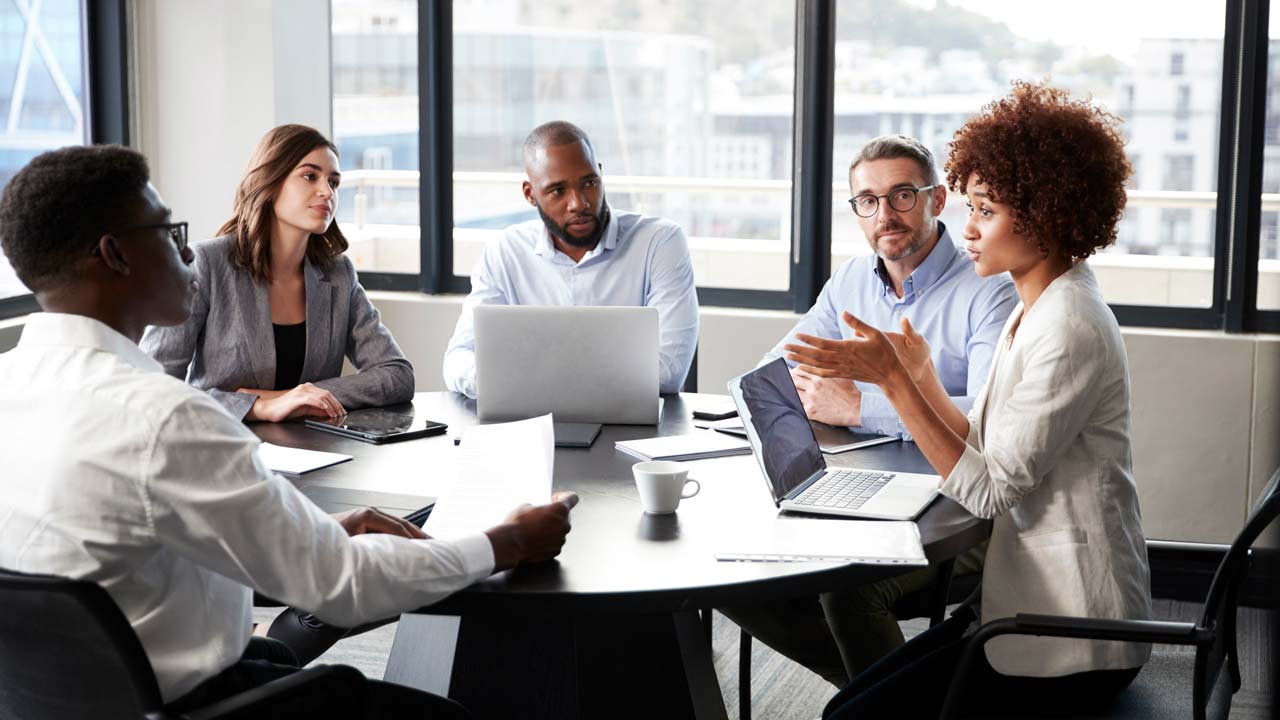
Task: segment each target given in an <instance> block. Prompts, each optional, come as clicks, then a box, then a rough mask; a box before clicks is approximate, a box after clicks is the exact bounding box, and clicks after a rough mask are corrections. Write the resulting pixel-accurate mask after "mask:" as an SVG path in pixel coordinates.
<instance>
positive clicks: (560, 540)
mask: <svg viewBox="0 0 1280 720" xmlns="http://www.w3.org/2000/svg"><path fill="white" fill-rule="evenodd" d="M577 504H578V496H577V494H576V493H571V492H558V493H556V494H555V495H552V496H551V502H549V503H547V504H545V505H536V506H535V505H521V506H520V507H518V508H516V509H515V510H513V511H512V512H511V514H510V515H508V516H507V519H506V520H504V521H503V523H502V524H501V525H498V526H497V527H494V528H490V529H489V530H486V531H485V535H488V536H489V542H490V543H492V544H493V569H494V571H495V572H497V571H501V570H507V569H510V568H513V567H515V566H516V565H520V564H522V563H535V562H542V561H544V560H550V559H551V558H553V557H555V556H557V555H559V554H560V548H562V547H564V540H565V536H566V535H568V534H569V511H570V510H571V509H573V506H574V505H577Z"/></svg>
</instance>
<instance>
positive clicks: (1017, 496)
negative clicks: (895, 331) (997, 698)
mask: <svg viewBox="0 0 1280 720" xmlns="http://www.w3.org/2000/svg"><path fill="white" fill-rule="evenodd" d="M1015 327H1016V328H1017V333H1016V335H1014V336H1013V337H1012V338H1011V337H1010V330H1011V329H1012V328H1015ZM967 444H968V447H966V448H965V452H964V455H963V456H962V457H961V459H960V462H959V463H958V464H957V465H956V467H955V469H954V470H952V472H951V474H950V475H949V476H948V477H947V479H946V480H945V481H944V482H943V484H942V487H941V490H942V492H943V493H944V494H945V495H947V496H949V497H951V498H954V499H955V500H956V501H957V502H959V503H960V504H961V505H963V506H964V507H965V508H966V509H968V510H969V512H971V513H973V514H974V515H977V516H979V517H984V518H994V519H995V521H994V524H993V528H992V531H991V543H990V547H989V548H988V550H987V558H986V569H985V570H984V575H983V579H982V613H981V618H982V622H984V623H985V622H988V621H990V620H995V619H998V618H1004V617H1010V616H1013V615H1015V614H1017V613H1040V614H1050V615H1074V616H1082V617H1091V618H1113V619H1114V618H1125V619H1133V620H1145V619H1148V618H1149V617H1150V614H1151V579H1150V570H1149V568H1148V566H1147V549H1146V543H1145V541H1144V539H1143V535H1142V517H1141V513H1140V512H1139V510H1138V494H1137V488H1136V486H1135V484H1134V480H1133V461H1132V452H1131V447H1132V441H1131V428H1130V423H1129V370H1128V361H1127V359H1126V356H1125V350H1124V343H1123V341H1122V339H1121V337H1120V328H1119V326H1118V325H1117V324H1116V319H1115V316H1114V315H1113V314H1112V313H1111V309H1110V308H1108V307H1107V304H1106V303H1105V302H1104V301H1103V299H1102V294H1101V292H1099V290H1098V284H1097V281H1096V279H1095V278H1094V275H1093V271H1092V270H1091V269H1090V268H1089V266H1088V265H1087V264H1085V263H1083V262H1082V263H1079V264H1077V265H1076V266H1075V267H1074V268H1072V269H1071V270H1069V271H1067V272H1066V273H1064V274H1062V275H1061V276H1059V277H1058V278H1057V279H1055V280H1054V281H1053V282H1052V283H1050V285H1049V287H1048V288H1047V289H1046V290H1045V291H1044V294H1042V295H1041V296H1040V298H1039V300H1037V301H1036V303H1035V305H1034V306H1033V307H1032V308H1031V310H1030V311H1029V312H1024V307H1023V306H1022V305H1021V304H1019V305H1018V307H1017V308H1016V309H1014V311H1013V314H1012V315H1011V316H1010V317H1009V320H1008V321H1007V322H1006V323H1005V327H1004V332H1003V333H1002V334H1001V339H1000V343H999V345H998V347H997V349H996V356H995V359H994V360H993V361H992V365H991V372H990V375H989V377H988V379H987V384H986V386H985V388H984V389H983V391H982V392H981V393H980V394H979V395H978V399H977V401H976V402H975V403H974V406H973V409H972V411H971V412H970V414H969V436H968V438H967ZM986 653H987V659H988V661H989V662H990V663H991V667H992V668H994V669H995V670H996V671H998V672H1000V673H1003V674H1005V675H1018V676H1030V677H1054V676H1060V675H1068V674H1071V673H1078V672H1084V671H1088V670H1102V669H1122V668H1134V667H1139V666H1141V665H1142V664H1143V663H1144V662H1146V660H1147V657H1148V656H1149V655H1150V654H1151V646H1150V645H1147V644H1141V643H1122V642H1113V641H1106V642H1102V641H1089V640H1065V639H1056V638H1036V637H1027V636H1003V637H999V638H996V639H994V640H992V641H991V642H989V643H987V646H986Z"/></svg>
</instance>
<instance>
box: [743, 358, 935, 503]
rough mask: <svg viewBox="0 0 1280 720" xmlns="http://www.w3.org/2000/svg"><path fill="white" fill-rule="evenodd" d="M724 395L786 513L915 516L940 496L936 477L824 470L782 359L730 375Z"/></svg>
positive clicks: (823, 459) (833, 468)
mask: <svg viewBox="0 0 1280 720" xmlns="http://www.w3.org/2000/svg"><path fill="white" fill-rule="evenodd" d="M729 393H730V394H731V395H732V396H733V402H734V403H735V404H736V405H737V406H738V414H739V415H741V416H742V424H743V426H745V427H746V429H747V439H748V440H750V441H751V450H752V452H754V453H755V456H756V460H757V461H759V463H760V469H761V470H762V471H764V476H765V479H766V480H767V481H768V483H769V490H770V492H772V493H773V500H774V503H776V504H777V506H778V507H779V508H782V509H783V510H792V511H797V512H807V513H817V514H821V515H844V516H847V517H860V518H877V519H881V520H914V519H915V518H916V517H918V516H919V515H920V513H921V512H923V511H924V509H925V508H926V507H928V506H929V503H930V502H932V501H933V499H934V497H936V496H937V494H938V483H939V482H940V481H941V480H942V478H940V477H939V476H937V475H921V474H917V473H903V472H887V471H881V470H860V469H857V468H840V467H830V468H829V467H827V461H826V458H825V457H824V456H823V454H822V450H821V449H820V448H819V447H818V441H817V439H816V438H815V437H814V435H813V428H812V427H811V426H810V425H809V420H808V418H807V417H806V416H805V414H804V405H802V404H801V402H800V394H799V393H798V392H796V386H795V383H794V382H792V380H791V372H790V370H789V369H788V368H787V363H786V362H785V361H784V360H782V359H781V358H779V359H777V360H774V361H773V362H771V363H768V364H766V365H762V366H760V367H758V368H756V369H755V370H753V371H751V372H749V373H747V374H745V375H742V376H740V377H736V378H734V379H733V380H730V381H729Z"/></svg>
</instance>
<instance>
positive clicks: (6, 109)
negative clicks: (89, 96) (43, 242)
mask: <svg viewBox="0 0 1280 720" xmlns="http://www.w3.org/2000/svg"><path fill="white" fill-rule="evenodd" d="M83 25H84V17H83V14H82V8H81V3H80V2H78V0H45V2H43V3H39V2H37V3H30V4H28V3H25V2H18V3H14V2H5V3H0V190H3V188H4V186H5V185H6V184H8V182H9V179H10V178H12V177H13V176H14V174H16V173H17V172H18V170H20V169H22V167H23V166H24V165H26V164H27V163H28V162H30V161H31V159H32V158H33V157H35V156H36V155H39V154H40V153H42V152H44V151H46V150H51V149H54V148H59V147H64V146H66V145H79V144H82V143H85V142H87V141H88V134H87V130H86V128H85V122H84V104H85V101H86V98H85V92H84V90H85V79H84V48H83V45H82V39H81V38H82V36H83ZM27 293H28V290H27V288H26V287H24V286H23V284H22V282H21V281H19V280H18V277H17V275H15V274H14V272H13V269H12V268H11V267H10V266H9V263H8V262H7V261H5V259H4V255H3V253H0V299H3V298H8V297H15V296H18V295H25V294H27Z"/></svg>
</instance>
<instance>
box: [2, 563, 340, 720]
mask: <svg viewBox="0 0 1280 720" xmlns="http://www.w3.org/2000/svg"><path fill="white" fill-rule="evenodd" d="M0 608H4V611H3V612H0V717H6V718H10V717H12V718H42V719H43V720H63V719H64V718H65V719H67V720H70V719H71V718H86V717H103V718H146V719H147V720H177V718H188V719H189V720H212V719H213V718H250V717H264V716H265V717H273V716H275V713H276V712H277V711H278V710H280V707H281V704H287V703H288V702H289V701H290V699H291V698H296V697H301V696H304V695H306V694H307V693H308V692H310V691H311V690H312V689H314V688H316V687H329V688H331V687H333V686H334V685H335V684H336V685H338V686H339V687H342V686H347V685H350V686H351V687H352V688H353V693H359V692H361V690H362V687H363V684H364V682H365V679H364V676H363V675H361V674H360V672H359V671H358V670H356V669H354V668H349V667H342V666H324V667H315V668H308V669H306V670H299V671H298V672H297V673H294V674H292V675H290V676H288V677H284V678H281V679H279V680H276V681H274V682H271V683H268V684H266V685H262V686H260V687H257V688H254V689H252V690H248V691H246V692H243V693H240V694H238V695H235V696H232V697H230V698H227V699H225V700H222V701H219V702H216V703H213V704H211V705H208V706H206V707H203V708H200V709H198V710H195V711H191V712H188V713H185V714H182V715H175V714H172V713H169V712H168V711H166V710H165V708H164V705H163V703H162V702H161V699H160V689H159V687H158V686H157V685H156V678H155V674H154V673H153V671H152V669H151V663H150V661H148V660H147V656H146V653H145V652H144V651H143V649H142V644H141V643H140V642H138V637H137V635H135V634H134V632H133V628H131V627H130V626H129V622H128V620H126V619H125V616H124V614H123V613H121V612H120V609H119V608H118V607H116V604H115V602H113V601H112V600H111V597H110V596H109V595H108V594H107V592H106V591H105V590H103V589H102V588H101V587H99V586H98V585H97V584H95V583H92V582H88V581H84V580H68V579H66V578H60V577H52V576H48V575H27V574H24V573H17V572H12V571H8V570H0Z"/></svg>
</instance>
